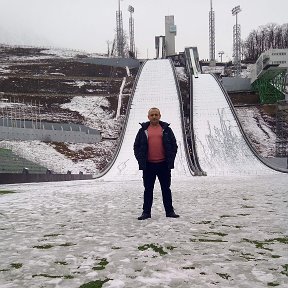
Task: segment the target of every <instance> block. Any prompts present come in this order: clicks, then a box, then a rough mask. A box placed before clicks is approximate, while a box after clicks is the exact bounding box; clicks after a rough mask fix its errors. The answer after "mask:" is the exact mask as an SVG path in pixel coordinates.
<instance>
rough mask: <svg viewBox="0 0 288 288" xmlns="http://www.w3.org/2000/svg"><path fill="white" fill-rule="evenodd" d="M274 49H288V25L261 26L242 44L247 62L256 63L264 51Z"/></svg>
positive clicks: (272, 24)
mask: <svg viewBox="0 0 288 288" xmlns="http://www.w3.org/2000/svg"><path fill="white" fill-rule="evenodd" d="M272 48H273V49H283V48H288V23H286V24H283V25H277V24H275V23H271V24H267V25H265V26H260V27H259V28H258V29H257V30H253V31H252V32H251V33H250V34H249V35H248V37H247V39H246V40H245V41H244V42H243V43H242V53H243V57H244V59H245V60H246V61H253V62H255V61H256V60H257V59H258V57H259V56H260V55H261V53H262V52H263V51H265V50H268V49H272Z"/></svg>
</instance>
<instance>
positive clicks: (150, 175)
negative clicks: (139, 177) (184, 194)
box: [143, 162, 174, 214]
mask: <svg viewBox="0 0 288 288" xmlns="http://www.w3.org/2000/svg"><path fill="white" fill-rule="evenodd" d="M156 176H157V177H158V180H159V182H160V186H161V191H162V200H163V204H164V208H165V211H166V214H168V213H170V212H172V211H174V209H173V206H172V195H171V190H170V185H171V170H170V169H169V168H168V166H167V163H166V162H161V163H150V162H147V166H146V169H145V170H143V184H144V188H145V190H144V204H143V212H144V213H148V214H151V207H152V203H153V190H154V184H155V180H156Z"/></svg>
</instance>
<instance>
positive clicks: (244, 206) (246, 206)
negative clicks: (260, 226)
mask: <svg viewBox="0 0 288 288" xmlns="http://www.w3.org/2000/svg"><path fill="white" fill-rule="evenodd" d="M241 208H255V207H254V206H249V205H242V206H241Z"/></svg>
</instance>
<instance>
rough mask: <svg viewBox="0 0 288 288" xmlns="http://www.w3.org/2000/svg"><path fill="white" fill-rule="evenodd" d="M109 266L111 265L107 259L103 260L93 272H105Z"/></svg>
mask: <svg viewBox="0 0 288 288" xmlns="http://www.w3.org/2000/svg"><path fill="white" fill-rule="evenodd" d="M108 264H109V262H108V261H107V259H106V258H102V259H101V260H100V262H99V263H98V264H97V266H96V267H93V268H92V269H93V270H104V269H105V267H106V265H108Z"/></svg>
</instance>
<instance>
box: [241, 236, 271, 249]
mask: <svg viewBox="0 0 288 288" xmlns="http://www.w3.org/2000/svg"><path fill="white" fill-rule="evenodd" d="M242 241H244V242H248V243H251V244H254V245H255V247H256V248H258V249H264V250H268V251H273V250H272V249H270V248H266V247H264V245H266V244H269V243H267V242H265V241H257V240H249V239H247V238H243V239H242Z"/></svg>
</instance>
